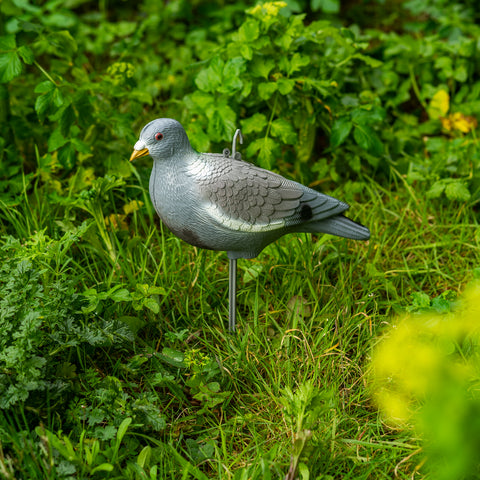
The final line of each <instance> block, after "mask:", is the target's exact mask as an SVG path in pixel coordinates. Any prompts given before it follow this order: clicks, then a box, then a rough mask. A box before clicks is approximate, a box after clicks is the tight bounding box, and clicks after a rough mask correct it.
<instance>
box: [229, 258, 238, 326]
mask: <svg viewBox="0 0 480 480" xmlns="http://www.w3.org/2000/svg"><path fill="white" fill-rule="evenodd" d="M229 262H230V265H229V271H228V330H229V332H230V333H235V320H236V315H237V260H236V259H232V258H230V259H229Z"/></svg>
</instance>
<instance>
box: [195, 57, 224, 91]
mask: <svg viewBox="0 0 480 480" xmlns="http://www.w3.org/2000/svg"><path fill="white" fill-rule="evenodd" d="M224 65H225V63H224V62H223V60H222V59H221V58H220V57H218V56H217V57H213V58H212V60H211V61H210V65H209V66H208V67H207V68H204V69H203V70H200V72H199V73H198V75H197V77H196V78H195V84H196V85H197V87H198V88H199V89H200V90H203V91H204V92H215V91H217V90H218V89H219V88H220V87H221V86H222V80H223V68H224Z"/></svg>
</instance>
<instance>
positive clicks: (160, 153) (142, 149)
mask: <svg viewBox="0 0 480 480" xmlns="http://www.w3.org/2000/svg"><path fill="white" fill-rule="evenodd" d="M133 148H134V150H133V153H132V155H131V157H130V161H132V160H135V159H136V158H140V157H144V156H145V155H150V156H151V157H152V158H153V159H154V160H156V159H162V158H168V157H171V156H173V155H175V153H176V152H182V153H188V152H189V151H191V150H192V147H191V146H190V142H189V141H188V137H187V134H186V133H185V130H184V129H183V127H182V125H181V124H180V123H179V122H177V121H176V120H172V119H171V118H157V119H156V120H152V121H151V122H150V123H147V125H145V126H144V127H143V129H142V131H141V132H140V138H139V139H138V142H137V143H136V144H135V146H134V147H133Z"/></svg>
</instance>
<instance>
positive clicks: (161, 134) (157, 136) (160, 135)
mask: <svg viewBox="0 0 480 480" xmlns="http://www.w3.org/2000/svg"><path fill="white" fill-rule="evenodd" d="M162 139H163V133H160V132H158V133H156V134H155V140H157V141H160V140H162Z"/></svg>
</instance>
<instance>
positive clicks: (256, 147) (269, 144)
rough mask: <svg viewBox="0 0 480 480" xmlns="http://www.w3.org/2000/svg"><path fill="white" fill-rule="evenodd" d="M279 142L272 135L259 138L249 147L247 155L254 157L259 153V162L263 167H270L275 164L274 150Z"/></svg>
mask: <svg viewBox="0 0 480 480" xmlns="http://www.w3.org/2000/svg"><path fill="white" fill-rule="evenodd" d="M276 147H277V143H276V142H275V141H274V140H273V139H271V138H270V137H265V138H258V139H257V140H255V141H253V142H252V143H251V144H250V145H249V146H248V148H247V155H248V156H249V157H253V156H254V155H255V154H257V163H258V165H260V166H261V167H262V168H267V169H270V168H271V167H272V165H273V152H274V150H275V148H276Z"/></svg>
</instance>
